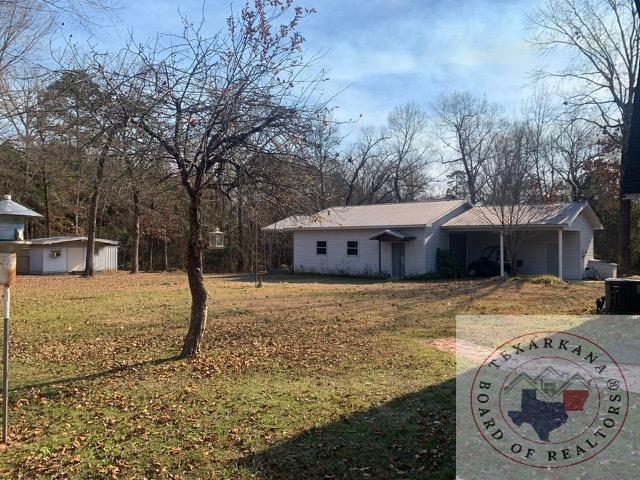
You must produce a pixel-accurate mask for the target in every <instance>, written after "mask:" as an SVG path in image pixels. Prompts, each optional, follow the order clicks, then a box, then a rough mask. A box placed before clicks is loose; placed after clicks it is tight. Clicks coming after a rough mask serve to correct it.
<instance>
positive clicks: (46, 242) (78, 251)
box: [18, 237, 118, 274]
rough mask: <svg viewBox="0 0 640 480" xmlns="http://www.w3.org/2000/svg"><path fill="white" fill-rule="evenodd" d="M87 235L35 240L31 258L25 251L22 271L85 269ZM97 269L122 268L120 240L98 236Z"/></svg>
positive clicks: (65, 271) (102, 270)
mask: <svg viewBox="0 0 640 480" xmlns="http://www.w3.org/2000/svg"><path fill="white" fill-rule="evenodd" d="M86 252H87V237H48V238H35V239H33V240H31V246H30V248H29V256H28V262H27V261H26V259H25V257H26V255H25V254H24V253H23V254H22V262H18V263H21V265H20V268H19V269H18V273H32V274H47V273H73V272H82V271H84V267H85V256H86ZM94 265H95V271H96V272H104V271H109V270H117V269H118V242H116V241H115V240H105V239H102V238H96V249H95V257H94Z"/></svg>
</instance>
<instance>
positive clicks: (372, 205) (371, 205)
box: [312, 200, 468, 215]
mask: <svg viewBox="0 0 640 480" xmlns="http://www.w3.org/2000/svg"><path fill="white" fill-rule="evenodd" d="M445 202H452V203H453V202H462V203H467V202H468V200H424V201H422V202H386V203H369V204H367V205H336V206H334V207H327V208H325V209H323V210H320V212H324V211H325V210H332V209H336V208H359V207H384V206H387V205H417V204H420V203H445ZM320 212H317V213H316V214H315V215H317V214H318V213H320ZM312 215H313V214H312Z"/></svg>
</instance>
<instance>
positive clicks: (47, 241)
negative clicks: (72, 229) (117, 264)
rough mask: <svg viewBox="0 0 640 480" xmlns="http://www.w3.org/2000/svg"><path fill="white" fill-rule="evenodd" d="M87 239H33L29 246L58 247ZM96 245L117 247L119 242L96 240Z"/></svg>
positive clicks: (86, 239)
mask: <svg viewBox="0 0 640 480" xmlns="http://www.w3.org/2000/svg"><path fill="white" fill-rule="evenodd" d="M88 240H89V239H88V238H87V237H72V236H68V237H46V238H34V239H32V240H31V245H58V244H61V243H71V242H87V241H88ZM96 243H104V244H105V245H118V244H119V242H117V241H115V240H105V239H104V238H96Z"/></svg>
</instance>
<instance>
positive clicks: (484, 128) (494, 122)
mask: <svg viewBox="0 0 640 480" xmlns="http://www.w3.org/2000/svg"><path fill="white" fill-rule="evenodd" d="M433 109H434V114H435V122H436V124H437V125H436V126H437V132H436V133H437V135H438V137H439V138H440V140H441V141H442V142H443V143H444V144H445V146H446V147H447V148H448V149H449V150H450V151H451V152H452V155H451V156H450V158H449V159H445V160H444V163H445V164H446V163H449V164H453V165H454V166H455V168H456V169H457V170H462V171H464V173H465V176H466V181H467V191H468V192H469V200H471V202H472V203H476V202H478V201H479V200H480V196H481V191H482V186H483V183H484V178H483V170H484V166H485V164H486V163H487V162H488V161H489V160H490V159H491V156H492V155H493V153H494V142H495V139H496V137H497V135H498V133H499V131H500V122H499V118H498V116H499V108H498V107H497V106H496V105H494V104H492V103H490V102H489V101H488V100H487V99H486V98H484V97H476V96H474V95H472V94H471V93H468V92H455V93H451V94H448V95H442V96H440V98H439V99H438V101H437V102H436V103H435V105H434V106H433Z"/></svg>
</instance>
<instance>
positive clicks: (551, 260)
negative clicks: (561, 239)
mask: <svg viewBox="0 0 640 480" xmlns="http://www.w3.org/2000/svg"><path fill="white" fill-rule="evenodd" d="M546 255H547V261H546V265H547V271H546V273H548V274H551V275H559V274H560V268H559V265H560V264H559V263H558V243H557V242H547V243H546Z"/></svg>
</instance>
